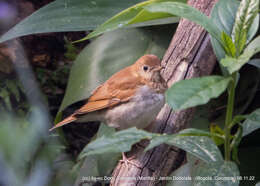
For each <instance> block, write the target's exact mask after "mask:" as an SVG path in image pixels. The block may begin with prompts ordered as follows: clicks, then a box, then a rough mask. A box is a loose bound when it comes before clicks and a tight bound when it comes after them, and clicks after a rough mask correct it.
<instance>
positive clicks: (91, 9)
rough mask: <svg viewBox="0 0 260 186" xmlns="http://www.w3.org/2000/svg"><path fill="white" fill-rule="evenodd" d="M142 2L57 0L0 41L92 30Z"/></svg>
mask: <svg viewBox="0 0 260 186" xmlns="http://www.w3.org/2000/svg"><path fill="white" fill-rule="evenodd" d="M142 1H143V0H124V1H116V0H91V1H90V0H89V1H86V0H73V1H71V0H56V1H54V2H52V3H49V4H47V5H46V6H44V7H42V8H41V9H39V10H38V11H36V12H34V13H33V14H32V15H30V16H29V17H27V18H25V19H24V20H23V21H21V22H20V23H18V24H17V25H15V26H14V27H13V28H12V29H11V30H9V31H8V32H7V33H5V34H4V35H3V36H2V37H1V38H0V42H4V41H6V40H9V39H13V38H16V37H20V36H24V35H29V34H36V33H46V32H66V31H84V30H92V29H94V28H96V27H97V26H98V25H99V24H102V23H103V22H104V21H105V20H106V19H107V18H108V17H111V16H113V15H115V14H117V13H118V12H120V11H122V10H123V9H125V8H127V7H129V6H133V5H134V4H136V3H139V2H142Z"/></svg>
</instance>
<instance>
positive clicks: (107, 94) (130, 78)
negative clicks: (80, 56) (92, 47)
mask: <svg viewBox="0 0 260 186" xmlns="http://www.w3.org/2000/svg"><path fill="white" fill-rule="evenodd" d="M126 73H129V70H127V68H126V69H124V70H122V71H119V72H118V73H116V74H114V75H113V76H112V77H111V78H110V79H109V80H107V81H106V82H105V83H104V84H103V85H101V86H99V87H98V88H97V89H96V90H95V91H94V92H93V93H92V95H91V96H90V98H89V99H88V102H87V103H86V104H85V105H84V106H83V107H81V108H80V109H78V110H77V111H76V112H75V114H79V115H81V114H85V113H89V112H93V111H97V110H102V109H105V108H110V107H113V106H115V105H118V104H120V103H123V102H127V101H129V99H130V98H131V95H133V94H135V92H136V90H137V88H138V86H139V85H140V83H139V81H138V77H137V76H135V75H134V74H126Z"/></svg>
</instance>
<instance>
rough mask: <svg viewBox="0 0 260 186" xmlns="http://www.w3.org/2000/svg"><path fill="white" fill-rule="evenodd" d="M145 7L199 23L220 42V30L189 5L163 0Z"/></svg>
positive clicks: (154, 11) (155, 11)
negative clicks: (164, 0)
mask: <svg viewBox="0 0 260 186" xmlns="http://www.w3.org/2000/svg"><path fill="white" fill-rule="evenodd" d="M145 9H146V10H148V11H150V12H153V13H169V14H172V15H176V16H179V17H183V18H186V19H189V20H191V21H193V22H195V23H197V24H199V25H201V26H202V27H203V28H204V29H205V30H207V31H208V32H209V34H211V35H212V36H213V37H214V38H216V39H217V40H218V41H219V42H221V40H220V35H221V32H220V30H219V28H218V27H217V26H216V25H215V24H214V23H213V22H212V21H211V19H210V18H208V17H207V16H206V15H204V14H202V13H201V12H200V11H199V10H197V9H195V8H193V7H191V6H189V5H186V4H184V3H177V2H164V3H154V4H151V5H147V6H146V7H145Z"/></svg>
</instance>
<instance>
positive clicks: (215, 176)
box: [188, 155, 239, 186]
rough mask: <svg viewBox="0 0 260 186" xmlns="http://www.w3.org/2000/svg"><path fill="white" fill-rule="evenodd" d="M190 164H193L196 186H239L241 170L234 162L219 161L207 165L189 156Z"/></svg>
mask: <svg viewBox="0 0 260 186" xmlns="http://www.w3.org/2000/svg"><path fill="white" fill-rule="evenodd" d="M188 163H189V164H191V165H190V166H191V177H192V178H197V179H193V185H195V186H208V185H212V186H213V185H214V186H238V185H239V180H238V179H237V178H238V176H239V170H238V167H237V165H236V164H235V163H234V162H229V161H219V162H216V163H205V162H202V161H200V160H198V159H197V158H195V157H192V156H191V155H188Z"/></svg>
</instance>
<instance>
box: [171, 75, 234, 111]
mask: <svg viewBox="0 0 260 186" xmlns="http://www.w3.org/2000/svg"><path fill="white" fill-rule="evenodd" d="M230 80H231V78H230V77H221V76H208V77H201V78H192V79H187V80H182V81H179V82H177V83H175V84H173V85H172V87H171V88H170V89H168V91H167V92H166V101H167V103H168V104H169V105H170V106H171V107H172V108H173V109H174V110H181V109H186V108H189V107H194V106H197V105H202V104H205V103H207V102H208V101H209V100H210V99H211V98H216V97H218V96H219V95H220V94H221V93H222V92H224V91H225V90H226V88H227V86H228V84H229V81H230Z"/></svg>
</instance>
